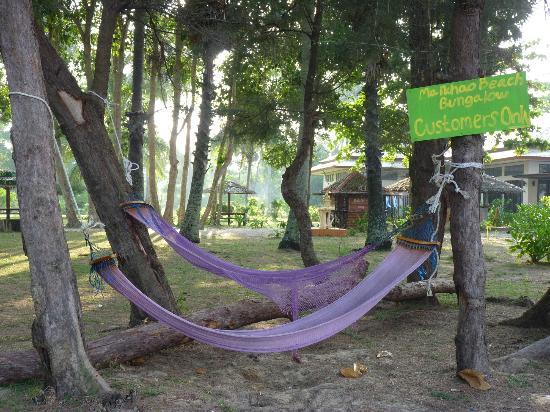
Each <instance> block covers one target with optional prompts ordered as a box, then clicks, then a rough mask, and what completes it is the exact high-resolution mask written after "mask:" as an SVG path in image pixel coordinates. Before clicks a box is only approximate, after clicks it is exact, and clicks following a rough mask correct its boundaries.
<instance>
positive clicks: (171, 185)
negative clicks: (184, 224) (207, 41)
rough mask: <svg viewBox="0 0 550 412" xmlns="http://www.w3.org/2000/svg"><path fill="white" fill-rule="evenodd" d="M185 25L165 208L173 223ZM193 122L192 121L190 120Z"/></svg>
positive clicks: (178, 48) (177, 63)
mask: <svg viewBox="0 0 550 412" xmlns="http://www.w3.org/2000/svg"><path fill="white" fill-rule="evenodd" d="M182 25H183V23H182V22H181V21H180V20H178V22H177V25H176V50H175V52H174V59H176V61H175V63H174V77H173V79H172V81H173V83H174V110H173V111H172V132H171V133H170V154H169V156H170V171H169V173H168V189H167V190H166V206H165V208H164V215H163V217H164V220H166V221H168V222H170V223H172V222H173V221H174V198H175V195H176V180H177V178H178V153H177V146H176V143H177V140H178V123H179V118H180V111H181V103H180V102H181V89H182V61H181V56H182V52H183V33H182V32H183V27H182ZM189 120H191V119H189Z"/></svg>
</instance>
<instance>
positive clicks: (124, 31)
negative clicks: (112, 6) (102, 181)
mask: <svg viewBox="0 0 550 412" xmlns="http://www.w3.org/2000/svg"><path fill="white" fill-rule="evenodd" d="M129 22H130V20H129V19H126V20H124V21H123V20H122V17H120V18H119V25H118V26H119V31H120V37H119V39H118V50H117V54H116V56H115V58H114V59H113V62H114V64H113V66H114V68H113V69H114V70H113V109H112V110H113V123H114V125H113V127H114V129H115V130H114V132H115V139H116V140H115V141H114V142H113V144H114V145H115V150H116V154H117V157H118V160H119V162H120V163H122V159H123V158H124V154H123V153H122V148H121V147H120V146H119V144H120V145H121V144H122V141H121V139H122V83H123V80H124V57H125V54H126V53H125V52H126V37H127V36H128V24H129Z"/></svg>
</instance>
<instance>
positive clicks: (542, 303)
mask: <svg viewBox="0 0 550 412" xmlns="http://www.w3.org/2000/svg"><path fill="white" fill-rule="evenodd" d="M502 324H503V325H512V326H520V327H524V328H531V327H535V328H547V327H550V289H548V290H547V291H546V293H545V294H544V296H543V297H542V298H541V299H540V300H539V301H538V302H537V303H536V304H535V305H534V306H532V307H531V308H529V309H528V310H527V311H525V313H524V314H523V315H521V316H520V317H519V318H517V319H511V320H506V321H504V322H502Z"/></svg>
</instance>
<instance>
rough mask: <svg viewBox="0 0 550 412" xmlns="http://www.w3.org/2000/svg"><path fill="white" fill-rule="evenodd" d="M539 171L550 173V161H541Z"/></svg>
mask: <svg viewBox="0 0 550 412" xmlns="http://www.w3.org/2000/svg"><path fill="white" fill-rule="evenodd" d="M539 173H550V163H540V164H539Z"/></svg>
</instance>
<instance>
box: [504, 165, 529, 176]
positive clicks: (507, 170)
mask: <svg viewBox="0 0 550 412" xmlns="http://www.w3.org/2000/svg"><path fill="white" fill-rule="evenodd" d="M523 170H524V169H523V164H519V165H511V166H504V175H505V176H515V175H520V174H522V173H523Z"/></svg>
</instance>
